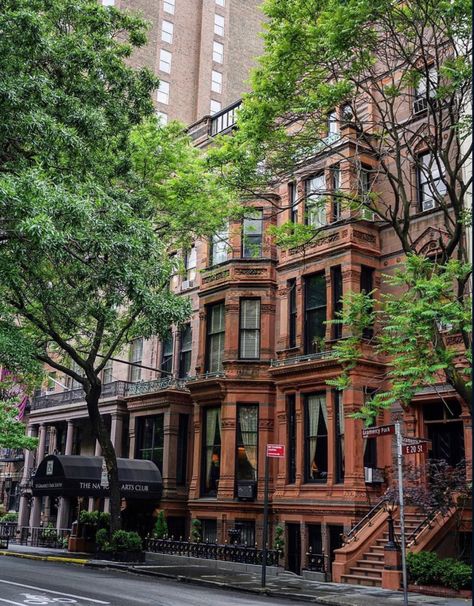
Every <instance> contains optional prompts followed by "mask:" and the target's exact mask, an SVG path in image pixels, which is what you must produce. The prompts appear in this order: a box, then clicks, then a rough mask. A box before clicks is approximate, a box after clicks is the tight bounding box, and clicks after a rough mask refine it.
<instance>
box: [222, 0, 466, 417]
mask: <svg viewBox="0 0 474 606" xmlns="http://www.w3.org/2000/svg"><path fill="white" fill-rule="evenodd" d="M263 6H264V11H265V13H266V15H267V17H268V22H267V29H266V32H265V34H264V39H265V52H264V55H263V57H262V58H261V59H260V64H259V67H258V68H257V69H256V70H255V71H254V73H253V76H252V91H251V92H250V93H249V94H248V95H246V96H244V100H243V105H242V109H241V110H240V112H239V114H238V125H239V128H238V131H237V133H236V136H235V137H234V138H232V139H226V140H223V141H222V144H221V146H220V147H219V149H217V150H216V152H215V155H214V158H215V161H216V162H217V163H218V164H219V163H221V165H222V166H223V170H225V174H226V175H227V178H228V179H229V180H230V181H231V182H233V184H234V186H235V187H239V188H240V189H241V191H243V192H244V193H245V194H246V195H250V196H252V195H254V196H257V197H258V196H260V197H261V196H265V194H266V192H267V191H268V187H270V188H276V187H278V186H279V185H280V184H282V183H285V182H288V181H291V180H293V179H295V178H296V176H297V175H298V174H299V171H301V170H302V169H304V168H305V167H307V166H311V165H314V164H315V162H316V161H317V160H318V158H321V157H327V158H329V157H330V158H331V162H332V163H337V162H341V166H342V163H344V165H345V167H346V168H344V170H345V171H346V174H350V178H344V179H343V180H342V182H339V184H338V185H337V186H336V187H335V188H333V189H331V190H330V191H328V188H327V185H326V187H325V186H322V189H321V191H319V192H318V196H314V198H315V199H314V200H312V202H311V203H312V206H313V208H314V207H317V206H318V205H319V207H320V208H325V207H326V206H327V204H328V203H329V202H330V201H333V200H337V202H338V204H339V207H340V208H341V209H342V212H340V214H339V217H336V218H335V219H333V221H334V227H337V222H338V221H340V220H341V218H342V221H343V222H344V221H346V222H347V221H356V220H367V219H371V220H372V221H373V224H374V225H380V226H384V227H385V228H386V227H390V228H391V229H392V230H393V232H394V234H395V235H396V237H397V239H398V242H399V246H400V250H401V251H402V252H404V253H405V254H406V255H408V256H409V257H412V260H411V261H409V262H408V265H407V266H406V268H405V270H404V271H403V270H402V272H401V274H398V275H397V277H393V276H392V277H389V276H385V277H384V279H383V284H384V285H385V286H384V288H385V287H388V288H389V289H390V288H392V287H393V286H396V287H397V288H398V289H399V291H400V292H401V293H402V294H401V295H400V297H399V298H398V295H397V297H393V298H385V299H383V300H382V302H380V304H379V308H378V313H377V314H376V316H373V314H374V306H373V301H372V297H373V296H374V294H375V293H372V294H371V296H370V297H367V296H366V297H365V299H364V296H363V295H361V296H359V298H357V297H354V296H349V297H347V298H346V300H345V309H344V315H343V321H344V322H345V323H346V324H347V326H348V329H349V330H350V331H352V332H353V339H352V340H350V341H348V342H343V341H341V343H340V344H339V345H338V346H337V347H336V348H335V352H334V354H335V356H336V357H338V359H340V360H341V361H342V362H344V364H345V367H344V368H345V370H344V372H343V377H341V380H340V381H339V382H338V384H339V385H340V386H342V385H343V384H347V380H348V378H349V374H350V373H349V370H350V368H351V367H352V365H353V364H355V360H356V357H357V355H356V354H358V355H360V353H361V349H360V346H361V339H362V336H361V335H362V333H361V332H360V331H359V328H360V320H361V317H364V318H365V321H367V319H368V318H369V319H371V321H374V320H375V319H376V320H377V322H378V325H377V324H376V331H375V335H374V339H373V343H375V342H379V347H380V348H381V349H380V350H379V351H380V352H382V351H383V353H384V354H386V355H387V356H388V357H387V358H385V359H386V360H389V359H390V360H391V366H390V368H389V376H388V377H387V376H385V377H384V378H383V380H382V379H381V386H382V385H383V387H381V393H380V397H378V398H376V399H375V400H374V404H373V408H372V414H375V412H376V410H377V409H378V408H379V407H380V406H381V405H383V404H384V405H387V406H388V405H389V403H393V402H394V401H395V400H398V401H402V402H403V403H404V404H407V403H409V402H410V401H411V397H412V396H413V395H414V393H415V392H416V391H417V389H419V388H420V386H421V385H423V384H425V383H433V382H434V381H435V380H438V381H440V380H442V379H443V376H444V378H445V379H446V380H447V381H448V382H449V383H450V384H451V385H452V386H453V387H454V389H455V390H456V391H457V392H458V394H459V395H460V396H461V397H462V398H463V400H464V401H465V402H466V405H468V406H469V405H470V399H471V395H470V394H471V391H470V389H471V388H470V383H469V381H468V375H467V373H465V372H464V371H463V370H462V369H463V366H464V365H465V363H466V361H467V359H466V355H467V352H468V351H469V350H470V346H471V330H470V325H469V316H468V314H467V310H468V309H469V307H470V293H469V283H470V282H469V280H470V276H471V269H472V268H471V265H470V262H471V260H470V259H469V258H468V248H467V239H466V228H467V227H468V226H469V225H470V224H471V217H470V200H471V198H470V195H471V194H470V190H471V188H472V170H470V166H471V165H470V162H471V154H472V140H471V132H472V128H471V121H470V112H469V111H468V110H469V107H470V102H471V85H472V75H471V68H472V66H471V50H472V38H471V3H470V2H469V1H468V0H452V1H451V0H447V1H443V0H408V1H407V2H393V1H392V0H375V1H373V0H266V2H264V5H263ZM335 123H336V126H334V124H335ZM345 143H347V145H345ZM347 167H349V168H347ZM420 182H423V188H424V189H423V191H424V195H425V196H426V198H427V199H428V201H429V204H428V203H427V204H426V206H423V208H421V209H420V201H419V200H417V199H416V194H414V192H417V191H418V189H419V187H420ZM381 192H382V193H381ZM299 195H300V194H299ZM316 198H317V199H316ZM306 199H307V194H306V192H305V193H304V194H301V195H300V197H297V199H296V200H292V201H290V202H289V203H285V200H282V201H281V203H280V204H274V203H273V202H272V203H273V204H274V208H275V213H276V214H278V215H280V216H281V217H284V216H285V213H287V212H288V210H289V206H290V205H291V206H294V207H295V208H298V214H299V217H300V219H299V221H298V222H292V221H285V220H284V219H283V218H282V219H281V220H280V221H279V224H278V227H277V228H276V229H273V230H272V233H273V235H274V236H275V239H276V242H277V244H279V245H280V246H282V247H284V248H292V247H296V246H303V247H304V246H305V245H306V244H308V243H309V242H313V241H314V240H315V239H318V238H319V237H320V236H322V235H324V233H325V232H326V231H327V229H330V228H331V227H332V226H331V225H325V224H323V225H315V224H313V223H312V221H311V218H310V217H309V212H308V208H307V206H306ZM428 208H430V209H435V210H436V222H437V224H438V226H439V229H437V230H434V233H437V234H438V235H437V237H436V239H437V241H436V246H435V248H436V249H437V252H436V256H435V262H434V263H433V264H431V266H429V267H428V266H427V265H426V264H425V263H424V261H423V260H422V259H421V260H418V261H416V260H415V259H413V256H414V255H417V254H419V250H418V248H417V246H418V242H417V237H418V235H419V234H417V232H416V229H413V228H414V223H415V222H416V217H417V215H418V214H419V213H420V210H423V211H424V210H427V209H428ZM344 211H346V212H345V213H344ZM315 212H317V211H315ZM302 218H304V220H301V219H302ZM323 223H324V222H323ZM430 283H431V285H430ZM376 297H377V298H380V297H379V294H376ZM454 310H455V311H454ZM453 315H455V316H456V319H455V320H454V321H452V320H453V318H452V316H453ZM420 318H422V320H423V321H422V322H421V323H420V324H417V321H418V320H419V319H420ZM443 326H444V327H446V326H450V327H451V330H452V331H459V333H460V334H461V336H462V340H461V343H457V344H456V346H452V345H450V344H449V343H448V341H447V339H446V336H447V334H448V333H447V331H445V330H440V327H443ZM404 331H408V333H405V334H404ZM356 335H358V338H357V337H356ZM356 341H357V343H358V346H357V347H355V343H356ZM406 348H407V349H406ZM460 349H461V351H460ZM428 351H429V352H430V355H429V356H427V352H428ZM463 356H464V361H463V362H460V358H462V357H463ZM349 360H350V362H349ZM415 360H416V361H417V362H416V364H415ZM348 373H349V374H348ZM402 377H403V379H402ZM387 379H388V382H387ZM364 412H365V413H367V412H368V411H367V410H365V411H364Z"/></svg>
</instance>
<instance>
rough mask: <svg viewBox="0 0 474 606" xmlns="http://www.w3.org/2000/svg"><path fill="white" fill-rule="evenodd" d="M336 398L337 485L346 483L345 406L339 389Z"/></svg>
mask: <svg viewBox="0 0 474 606" xmlns="http://www.w3.org/2000/svg"><path fill="white" fill-rule="evenodd" d="M333 396H334V413H335V416H334V420H335V423H334V430H335V436H334V437H335V439H336V474H335V480H336V483H338V484H341V483H342V482H344V472H345V467H346V465H345V452H344V404H343V398H342V392H340V391H339V390H338V389H335V390H334V391H333Z"/></svg>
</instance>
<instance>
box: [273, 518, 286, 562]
mask: <svg viewBox="0 0 474 606" xmlns="http://www.w3.org/2000/svg"><path fill="white" fill-rule="evenodd" d="M284 548H285V529H284V528H283V526H281V525H280V524H278V526H276V528H275V538H274V539H273V549H276V550H277V551H278V552H280V554H281V555H283V550H284Z"/></svg>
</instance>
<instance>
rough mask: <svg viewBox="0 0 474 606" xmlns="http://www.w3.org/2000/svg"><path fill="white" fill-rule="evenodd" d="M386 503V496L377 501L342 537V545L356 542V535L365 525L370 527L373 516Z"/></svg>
mask: <svg viewBox="0 0 474 606" xmlns="http://www.w3.org/2000/svg"><path fill="white" fill-rule="evenodd" d="M387 501H388V498H387V497H386V496H383V497H382V498H381V499H380V501H378V502H377V503H376V504H375V505H374V506H373V507H372V509H371V510H370V511H368V512H367V513H366V514H365V516H364V517H363V518H362V519H361V520H359V521H358V522H357V524H356V525H355V526H353V527H352V528H351V529H350V530H349V532H348V533H347V534H346V535H344V544H347V543H349V542H350V541H353V540H355V541H357V538H356V536H355V535H356V534H357V533H358V532H359V530H361V529H362V528H363V527H364V526H365V525H366V524H368V525H369V526H371V525H372V524H371V520H372V518H373V517H374V516H375V514H376V513H377V512H378V511H379V510H380V509H381V507H383V505H384V503H386V502H387Z"/></svg>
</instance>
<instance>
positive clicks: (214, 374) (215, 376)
mask: <svg viewBox="0 0 474 606" xmlns="http://www.w3.org/2000/svg"><path fill="white" fill-rule="evenodd" d="M205 379H225V372H224V371H223V370H221V371H220V372H204V373H202V374H200V375H194V376H192V377H188V380H187V382H188V383H191V382H193V381H203V380H205Z"/></svg>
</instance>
